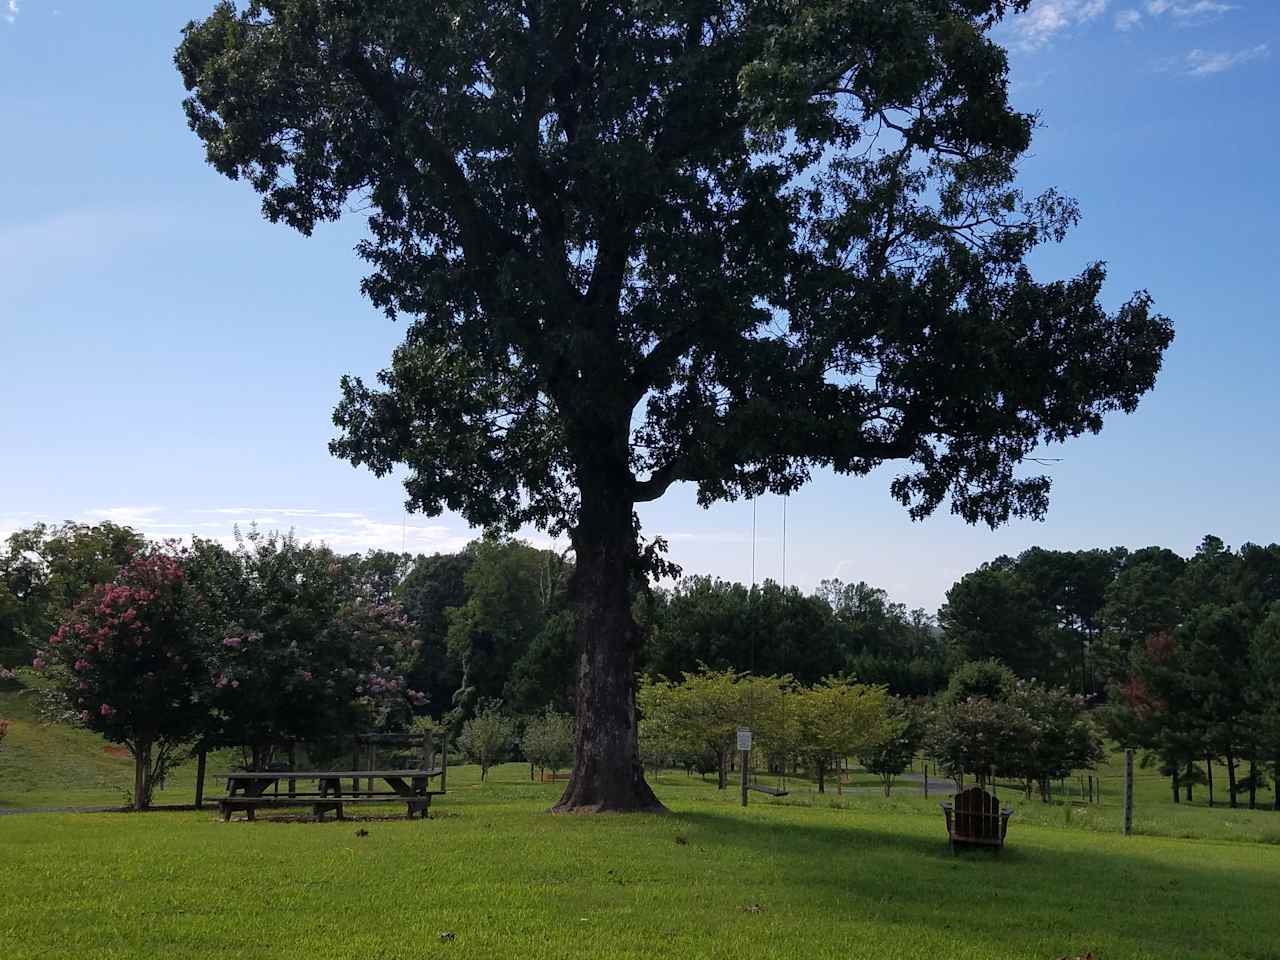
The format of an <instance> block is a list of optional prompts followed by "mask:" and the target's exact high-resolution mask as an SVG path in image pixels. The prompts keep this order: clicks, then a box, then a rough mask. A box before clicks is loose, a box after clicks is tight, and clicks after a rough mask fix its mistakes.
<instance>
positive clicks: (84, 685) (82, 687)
mask: <svg viewBox="0 0 1280 960" xmlns="http://www.w3.org/2000/svg"><path fill="white" fill-rule="evenodd" d="M76 687H77V688H78V689H80V690H88V689H89V684H88V682H86V681H84V680H81V681H80V682H79V683H77V684H76Z"/></svg>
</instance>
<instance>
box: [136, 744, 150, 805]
mask: <svg viewBox="0 0 1280 960" xmlns="http://www.w3.org/2000/svg"><path fill="white" fill-rule="evenodd" d="M150 762H151V741H150V740H139V741H137V742H136V743H135V744H134V748H133V809H134V810H145V809H147V807H148V806H149V805H150V804H149V803H148V801H149V799H150V798H149V797H148V796H147V767H148V765H149V764H150Z"/></svg>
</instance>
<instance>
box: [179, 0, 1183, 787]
mask: <svg viewBox="0 0 1280 960" xmlns="http://www.w3.org/2000/svg"><path fill="white" fill-rule="evenodd" d="M1026 6H1027V2H1026V0H1010V2H1002V0H787V2H779V0H651V2H646V3H633V2H630V0H620V2H612V3H603V2H594V0H586V2H584V0H487V2H482V0H440V2H435V3H424V2H405V0H254V2H251V3H248V4H242V5H240V6H237V5H236V4H235V3H233V2H230V0H226V2H223V3H220V4H218V5H217V6H216V7H215V8H214V9H213V11H212V13H211V15H210V16H209V17H208V18H207V19H205V20H202V21H199V22H195V23H192V24H190V25H189V26H188V28H187V29H186V32H185V35H184V38H183V40H182V43H181V46H180V48H179V50H178V53H177V65H178V68H179V69H180V71H181V73H182V76H183V79H184V81H185V82H186V85H187V88H188V90H189V91H190V92H191V93H190V97H189V98H188V100H187V101H186V108H187V114H188V117H189V120H190V123H191V126H192V127H193V129H194V130H195V132H196V133H197V134H198V135H199V137H200V138H201V139H202V140H203V141H204V143H205V145H206V148H207V156H208V159H209V162H210V163H211V164H213V166H214V167H215V168H216V169H218V170H219V171H221V172H222V173H224V174H226V175H227V176H229V177H232V178H242V179H245V180H247V181H248V182H249V183H250V184H251V185H252V186H253V188H254V189H255V190H257V191H258V192H260V193H261V194H262V195H263V198H264V199H263V209H264V212H265V215H266V216H267V217H269V218H270V219H271V220H274V221H282V222H284V223H286V224H288V225H290V226H292V227H294V228H296V229H298V230H300V231H302V232H304V233H309V232H310V231H311V230H312V229H313V228H314V227H315V226H316V224H317V223H318V222H320V221H325V220H333V219H336V218H338V217H339V216H341V215H342V214H343V213H345V212H348V211H353V210H361V211H363V212H364V213H365V214H366V215H367V217H368V225H369V234H368V239H367V240H366V241H364V242H363V243H362V244H361V245H360V247H359V253H360V255H361V256H362V257H363V258H364V259H365V260H366V261H367V262H368V264H369V266H370V274H369V276H368V278H367V279H366V281H365V283H364V290H365V293H366V294H367V295H368V296H369V298H370V299H371V300H372V302H373V303H375V304H376V305H377V306H378V307H380V308H382V309H384V310H385V311H386V312H387V313H388V314H390V315H392V316H403V317H405V318H407V319H408V320H409V327H408V330H407V332H406V336H405V340H404V343H403V344H402V345H401V346H400V347H399V348H398V349H397V350H396V351H395V353H394V355H393V357H392V359H391V363H390V366H389V367H388V369H386V370H385V371H383V372H382V373H381V374H380V375H379V378H378V383H377V384H376V385H370V384H366V383H364V382H363V381H361V380H360V379H357V378H348V379H345V380H344V381H343V384H342V390H343V395H342V400H341V403H340V405H339V406H338V409H337V412H336V414H335V421H336V423H337V425H338V427H339V429H340V435H339V437H338V438H337V439H336V440H335V441H334V443H333V450H334V452H335V453H336V454H338V455H339V456H342V457H345V458H347V459H349V460H350V461H351V462H353V463H355V464H363V465H366V466H368V467H370V468H371V469H372V470H374V471H375V472H377V473H379V474H383V473H386V472H388V471H390V470H391V469H392V468H393V467H394V466H395V465H397V464H402V465H404V466H406V467H407V469H408V479H407V480H406V482H405V486H406V489H407V492H408V503H409V506H410V507H411V508H413V509H416V510H421V511H425V512H427V513H437V512H439V511H441V510H443V509H445V508H448V509H451V510H456V511H458V512H460V513H461V514H462V515H463V516H464V517H466V518H467V519H468V520H469V521H471V522H472V523H474V524H478V525H495V526H502V527H506V528H515V527H517V526H519V525H521V524H526V523H533V524H537V525H541V526H546V527H550V528H552V529H558V530H566V531H568V533H569V535H570V538H571V542H572V544H573V547H574V550H575V555H576V565H575V574H574V579H573V584H572V588H571V589H572V594H573V598H574V607H575V617H576V630H577V633H578V644H579V649H580V655H579V668H578V670H579V673H578V694H577V732H576V737H577V759H576V763H575V767H574V773H573V779H572V781H571V782H570V784H569V786H568V788H567V789H566V791H565V794H564V797H563V798H562V800H561V803H560V809H564V810H635V809H643V808H654V807H657V806H658V803H657V800H656V799H655V797H654V795H653V793H652V792H651V791H650V789H649V787H648V786H647V785H646V784H645V782H644V778H643V773H642V769H641V766H640V762H639V758H638V756H637V749H636V725H635V710H634V676H633V659H634V655H635V648H636V643H637V631H636V628H635V624H634V622H633V619H632V616H631V608H630V591H631V589H632V587H633V584H634V583H635V582H636V577H637V576H638V575H640V574H642V573H643V569H644V566H645V564H646V563H647V562H651V561H652V560H653V559H654V553H653V551H652V550H647V549H645V548H643V547H642V545H641V543H640V540H639V538H638V529H637V523H636V520H635V514H634V508H635V505H636V504H637V503H642V502H646V501H652V500H655V499H657V498H658V497H661V496H662V495H663V494H664V492H665V491H666V490H667V489H668V488H669V487H670V486H671V485H672V484H673V483H676V482H689V483H693V484H696V486H697V491H698V497H699V500H700V501H701V502H702V503H704V504H709V503H712V502H714V501H717V500H723V499H732V498H735V497H741V496H747V495H755V494H759V493H763V492H765V491H773V492H777V493H785V492H789V491H791V490H794V489H795V488H796V487H798V486H799V485H801V484H802V483H803V482H804V481H805V480H806V479H807V478H808V477H809V475H810V472H811V471H812V470H813V469H814V468H816V467H822V468H829V469H832V470H835V471H837V472H839V473H843V474H853V475H859V474H865V473H867V472H868V471H870V470H872V469H874V468H875V467H876V466H878V465H879V464H882V463H884V462H886V461H891V460H892V461H901V462H902V464H903V467H902V470H901V472H900V473H899V475H898V476H897V477H896V479H895V480H894V481H893V484H892V492H893V494H894V496H895V497H897V498H898V499H899V500H900V501H902V503H903V504H905V505H907V506H908V507H909V509H910V511H911V514H912V516H913V517H923V516H925V515H927V514H928V513H930V512H931V511H933V510H934V509H935V508H937V507H938V506H939V505H940V504H942V503H944V502H947V501H949V502H950V505H951V508H952V509H953V510H954V511H955V512H956V513H958V514H959V515H961V516H962V517H964V518H965V519H966V520H968V521H970V522H977V521H985V522H988V523H992V524H995V523H999V522H1001V521H1003V520H1005V519H1007V518H1008V517H1010V516H1011V515H1032V516H1034V515H1038V514H1041V513H1043V511H1044V510H1045V508H1046V505H1047V493H1048V489H1049V481H1048V479H1047V478H1045V477H1041V476H1035V475H1027V474H1025V473H1024V472H1022V471H1020V470H1019V464H1020V463H1021V462H1023V461H1024V460H1025V459H1026V458H1028V457H1029V456H1031V455H1033V454H1034V452H1035V451H1036V449H1037V448H1038V447H1039V446H1040V445H1041V444H1043V443H1045V442H1047V441H1061V440H1064V439H1066V438H1068V437H1071V436H1075V435H1077V434H1080V433H1083V432H1085V431H1096V430H1098V429H1100V427H1101V426H1102V422H1103V417H1104V415H1105V414H1106V413H1107V412H1109V411H1112V410H1125V411H1129V410H1132V409H1133V408H1134V407H1135V405H1136V404H1137V402H1138V398H1139V397H1140V395H1141V394H1143V393H1144V392H1145V391H1147V390H1148V389H1150V388H1151V386H1152V385H1153V383H1154V380H1155V376H1156V372H1157V370H1158V368H1159V365H1160V359H1161V355H1162V352H1163V350H1164V348H1165V347H1166V346H1167V345H1168V343H1169V341H1170V338H1171V336H1172V333H1171V328H1170V325H1169V323H1168V322H1167V321H1166V320H1165V319H1164V318H1162V317H1160V316H1157V315H1155V314H1154V313H1152V311H1151V309H1150V301H1149V298H1148V297H1147V295H1146V294H1144V293H1140V294H1137V295H1135V296H1134V297H1133V298H1132V299H1131V300H1129V301H1128V302H1127V303H1125V304H1124V305H1123V306H1121V307H1120V308H1119V309H1118V310H1116V311H1114V312H1108V311H1107V310H1105V309H1104V308H1103V307H1102V306H1101V305H1100V304H1099V300H1098V297H1099V293H1100V291H1101V288H1102V284H1103V280H1104V276H1105V271H1104V268H1103V267H1102V266H1101V265H1100V264H1093V265H1089V266H1088V267H1087V268H1086V269H1085V270H1084V271H1083V272H1082V273H1081V274H1080V275H1079V276H1076V277H1072V278H1070V279H1067V280H1063V281H1058V282H1052V283H1042V282H1039V281H1037V280H1036V279H1034V278H1033V276H1032V274H1031V272H1030V271H1029V270H1028V268H1027V267H1026V266H1025V264H1024V260H1025V258H1026V256H1027V255H1028V253H1029V252H1030V251H1031V250H1032V249H1033V248H1034V247H1035V246H1036V245H1037V244H1040V243H1042V242H1044V241H1048V240H1056V239H1059V238H1060V237H1061V236H1062V235H1063V233H1064V231H1066V230H1067V229H1068V228H1069V226H1070V225H1071V224H1072V223H1073V222H1074V221H1075V219H1076V208H1075V206H1074V204H1073V203H1072V202H1071V201H1069V200H1068V199H1066V198H1065V197H1063V196H1061V195H1060V194H1058V193H1057V192H1056V191H1049V192H1048V193H1045V194H1044V195H1042V196H1038V197H1026V196H1024V195H1023V194H1022V193H1021V192H1020V191H1019V189H1018V188H1017V187H1016V186H1015V172H1016V169H1015V165H1016V162H1017V160H1018V158H1019V157H1020V156H1021V155H1022V154H1023V153H1024V152H1025V151H1026V150H1027V148H1028V146H1029V144H1030V141H1031V133H1032V128H1033V126H1034V118H1033V117H1032V116H1029V115H1027V114H1023V113H1019V112H1017V111H1015V110H1014V109H1013V108H1012V107H1011V106H1010V104H1009V101H1008V96H1007V93H1008V85H1007V73H1008V64H1007V59H1006V56H1005V53H1004V51H1003V50H1002V49H1001V48H1000V46H999V45H998V44H997V43H996V42H994V41H993V40H992V39H991V36H990V32H991V29H992V28H993V27H994V26H995V25H996V23H997V22H998V21H999V20H1000V19H1001V18H1002V17H1004V16H1005V15H1006V14H1010V13H1014V12H1018V11H1021V10H1022V9H1024V8H1025V7H1026Z"/></svg>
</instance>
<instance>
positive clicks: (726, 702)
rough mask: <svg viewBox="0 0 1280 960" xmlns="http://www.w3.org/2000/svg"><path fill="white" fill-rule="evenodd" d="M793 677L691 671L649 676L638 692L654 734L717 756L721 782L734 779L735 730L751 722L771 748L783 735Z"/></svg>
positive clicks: (677, 747)
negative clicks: (676, 678)
mask: <svg viewBox="0 0 1280 960" xmlns="http://www.w3.org/2000/svg"><path fill="white" fill-rule="evenodd" d="M790 685H791V678H790V677H753V676H750V675H749V674H740V673H736V672H734V671H733V670H709V669H707V668H706V667H705V666H704V667H703V668H702V669H701V670H699V671H698V672H697V673H686V674H684V675H683V678H682V679H681V681H680V682H679V683H670V682H664V681H654V680H650V679H646V680H644V681H642V682H641V685H640V690H639V692H638V694H637V704H638V706H639V709H640V713H641V714H642V716H643V717H644V718H645V720H646V721H648V723H649V724H650V728H649V735H650V736H651V737H652V736H655V735H665V736H666V737H667V738H669V739H668V744H669V747H670V749H672V750H673V751H677V752H681V753H684V754H686V755H690V756H701V755H703V754H706V753H710V754H711V755H712V756H714V757H715V758H716V767H717V770H718V774H719V776H718V784H719V787H720V789H721V790H723V789H724V788H725V787H726V786H727V784H728V768H729V757H730V754H731V753H732V751H733V744H734V738H735V732H736V730H737V728H738V727H740V726H748V727H751V728H752V730H753V731H755V732H756V733H757V734H758V736H759V738H760V741H761V748H762V749H764V748H767V747H768V745H769V742H770V739H771V738H774V739H780V738H781V736H782V724H781V716H782V703H783V700H784V697H785V694H786V691H787V690H788V688H789V687H790Z"/></svg>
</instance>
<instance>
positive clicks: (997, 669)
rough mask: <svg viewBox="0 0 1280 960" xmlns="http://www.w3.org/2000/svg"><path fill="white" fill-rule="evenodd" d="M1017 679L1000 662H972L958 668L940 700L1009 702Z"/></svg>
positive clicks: (947, 701) (948, 701) (944, 701)
mask: <svg viewBox="0 0 1280 960" xmlns="http://www.w3.org/2000/svg"><path fill="white" fill-rule="evenodd" d="M1017 679H1018V678H1017V677H1016V676H1015V675H1014V672H1013V671H1012V670H1010V669H1009V668H1008V667H1006V666H1005V665H1004V664H1003V663H1001V662H1000V661H999V660H970V661H968V662H967V663H962V664H960V666H958V667H956V669H955V670H954V671H953V672H952V674H951V679H950V680H948V681H947V689H946V690H944V691H942V694H941V696H939V697H938V700H939V701H940V702H941V703H963V702H964V701H965V700H968V699H970V698H974V697H977V698H981V699H985V700H1008V699H1009V695H1010V694H1011V693H1012V692H1013V688H1014V685H1015V683H1016V681H1017Z"/></svg>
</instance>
